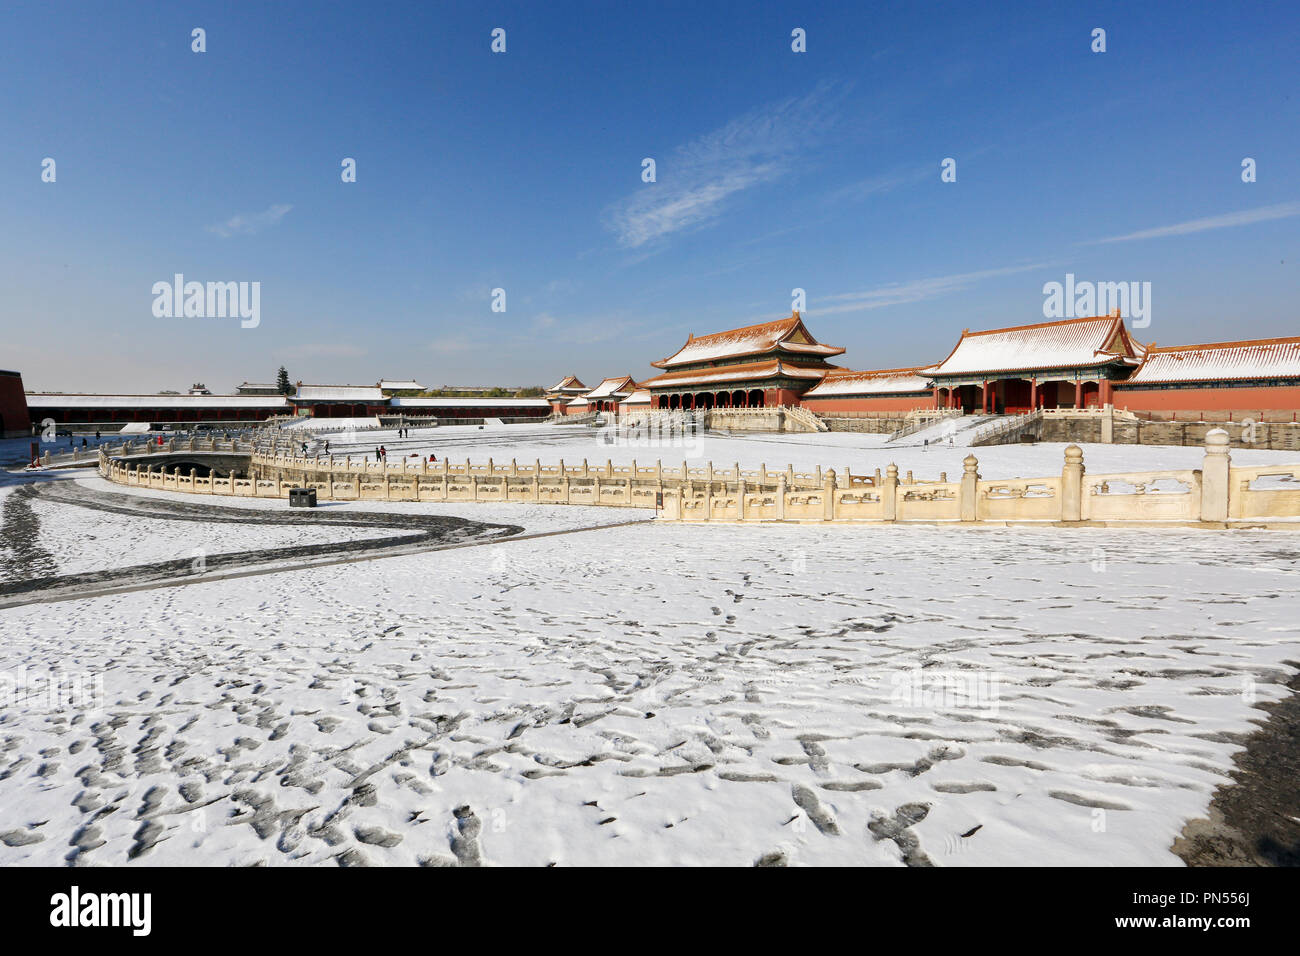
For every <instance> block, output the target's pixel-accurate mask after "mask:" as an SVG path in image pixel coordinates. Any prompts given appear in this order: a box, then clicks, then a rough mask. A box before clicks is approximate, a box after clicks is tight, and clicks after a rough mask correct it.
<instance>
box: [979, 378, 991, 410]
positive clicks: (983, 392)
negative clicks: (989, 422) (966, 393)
mask: <svg viewBox="0 0 1300 956" xmlns="http://www.w3.org/2000/svg"><path fill="white" fill-rule="evenodd" d="M980 400H981V402H983V404H982V406H981V410H982V411H983V412H984V414H985V415H987V414H988V413H989V383H988V379H985V380H984V384H983V385H982V386H980Z"/></svg>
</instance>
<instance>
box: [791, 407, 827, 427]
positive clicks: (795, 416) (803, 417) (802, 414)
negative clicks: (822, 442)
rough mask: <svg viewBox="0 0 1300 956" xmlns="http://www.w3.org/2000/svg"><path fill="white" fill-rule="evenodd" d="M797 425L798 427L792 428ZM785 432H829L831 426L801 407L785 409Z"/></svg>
mask: <svg viewBox="0 0 1300 956" xmlns="http://www.w3.org/2000/svg"><path fill="white" fill-rule="evenodd" d="M791 425H795V426H798V427H794V428H792V427H790V426H791ZM785 430H786V431H789V432H828V431H830V430H831V428H830V426H829V425H827V424H826V423H825V422H824V421H822V420H821V419H820V418H818V417H817V416H816V415H814V414H813V413H812V412H810V411H808V409H806V408H803V407H802V406H799V405H788V406H786V407H785Z"/></svg>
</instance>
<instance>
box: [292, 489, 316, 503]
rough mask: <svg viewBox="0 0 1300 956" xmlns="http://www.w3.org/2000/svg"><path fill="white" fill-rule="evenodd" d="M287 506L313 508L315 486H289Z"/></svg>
mask: <svg viewBox="0 0 1300 956" xmlns="http://www.w3.org/2000/svg"><path fill="white" fill-rule="evenodd" d="M289 507H290V508H315V507H316V489H315V488H290V489H289Z"/></svg>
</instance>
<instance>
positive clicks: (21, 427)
mask: <svg viewBox="0 0 1300 956" xmlns="http://www.w3.org/2000/svg"><path fill="white" fill-rule="evenodd" d="M31 433H32V423H31V418H30V416H29V415H28V412H27V395H26V393H25V392H24V391H23V377H22V375H20V374H19V373H17V372H6V371H0V437H4V438H22V437H23V436H25V435H30V434H31Z"/></svg>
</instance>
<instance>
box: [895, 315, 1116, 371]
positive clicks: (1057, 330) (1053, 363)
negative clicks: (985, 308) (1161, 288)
mask: <svg viewBox="0 0 1300 956" xmlns="http://www.w3.org/2000/svg"><path fill="white" fill-rule="evenodd" d="M1141 354H1142V346H1141V345H1139V344H1137V343H1136V342H1134V341H1133V339H1132V338H1131V337H1130V336H1129V334H1128V330H1127V329H1126V328H1125V327H1124V320H1123V319H1122V318H1120V317H1119V315H1118V314H1117V313H1116V314H1112V315H1102V316H1093V317H1090V318H1080V319H1061V320H1059V321H1056V322H1041V323H1038V324H1036V325H1020V326H1016V327H1014V328H1007V329H988V330H986V331H983V332H972V331H970V330H969V329H967V330H965V331H963V332H962V334H961V339H960V340H959V341H958V342H957V347H956V348H954V349H953V350H952V353H951V354H950V355H949V356H948V357H947V358H946V359H944V360H943V361H942V362H940V363H939V364H938V365H933V366H930V367H928V368H923V369H918V372H919V373H920V374H922V375H930V376H939V375H970V374H973V373H979V372H1016V371H1026V372H1028V371H1032V370H1034V369H1056V368H1074V367H1079V366H1090V365H1105V364H1107V363H1110V362H1115V361H1123V362H1127V363H1128V364H1136V360H1137V359H1138V358H1140V357H1141Z"/></svg>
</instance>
